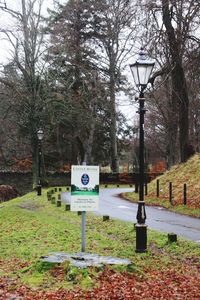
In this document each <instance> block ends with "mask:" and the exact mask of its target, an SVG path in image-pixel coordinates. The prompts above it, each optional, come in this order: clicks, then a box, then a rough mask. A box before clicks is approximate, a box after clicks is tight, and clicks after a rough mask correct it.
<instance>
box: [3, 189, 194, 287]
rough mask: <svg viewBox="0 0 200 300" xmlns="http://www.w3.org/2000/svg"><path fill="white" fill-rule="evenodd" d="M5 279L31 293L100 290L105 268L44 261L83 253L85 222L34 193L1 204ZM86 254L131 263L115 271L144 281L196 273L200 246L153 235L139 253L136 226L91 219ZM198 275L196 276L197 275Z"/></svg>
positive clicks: (89, 217) (88, 226)
mask: <svg viewBox="0 0 200 300" xmlns="http://www.w3.org/2000/svg"><path fill="white" fill-rule="evenodd" d="M0 228H1V235H0V245H1V247H0V277H1V278H5V277H6V278H11V279H13V280H15V285H14V286H13V287H12V286H11V289H12V288H13V289H16V285H18V286H21V285H26V286H29V287H31V288H40V289H45V290H46V289H56V288H66V289H70V288H71V289H72V288H74V287H75V286H76V285H78V286H80V287H81V288H83V289H88V288H91V287H92V286H95V285H98V280H97V278H98V276H99V274H100V273H101V272H102V271H103V270H102V269H101V268H88V269H84V270H81V269H77V268H75V267H72V266H71V265H70V264H69V263H63V264H61V265H59V264H50V263H44V262H42V261H41V260H40V257H41V256H44V255H48V254H49V253H50V252H57V251H63V252H67V253H74V252H80V249H81V217H80V216H78V215H77V214H76V213H74V212H70V211H65V210H64V207H63V206H61V207H56V205H53V204H51V202H50V201H47V197H46V192H44V191H43V195H42V196H36V194H35V193H29V194H26V195H24V196H23V197H19V198H16V199H14V200H11V201H9V202H5V203H2V205H1V208H0ZM86 251H87V252H90V253H96V254H99V255H103V256H114V257H121V258H129V259H130V260H131V261H132V264H131V266H128V267H124V266H118V267H112V268H111V269H114V270H115V271H116V272H129V273H134V274H135V276H137V278H139V280H141V279H148V278H149V276H150V274H151V273H152V272H160V270H161V271H162V272H165V271H167V270H171V268H173V270H174V269H175V270H176V271H177V272H179V271H180V270H181V269H182V268H183V266H184V265H187V266H192V267H191V268H190V272H191V273H192V272H193V271H194V273H195V274H196V265H199V262H200V248H199V245H198V244H195V243H192V242H188V241H184V240H182V239H179V240H178V243H177V244H174V243H172V244H169V243H168V241H167V234H161V233H158V232H155V231H151V230H148V252H147V253H143V254H136V253H135V231H134V227H133V224H131V223H126V222H121V221H118V220H110V221H108V222H103V220H102V218H101V217H97V216H95V215H93V214H92V213H88V214H87V223H86ZM195 276H196V275H195Z"/></svg>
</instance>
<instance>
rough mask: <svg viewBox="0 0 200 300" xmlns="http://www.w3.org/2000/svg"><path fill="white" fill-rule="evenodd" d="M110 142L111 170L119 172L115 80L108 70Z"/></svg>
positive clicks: (112, 73)
mask: <svg viewBox="0 0 200 300" xmlns="http://www.w3.org/2000/svg"><path fill="white" fill-rule="evenodd" d="M110 69H111V70H110V113H111V125H110V140H111V170H112V172H114V173H118V172H119V161H118V153H117V116H116V103H115V79H114V76H115V74H114V70H112V68H110Z"/></svg>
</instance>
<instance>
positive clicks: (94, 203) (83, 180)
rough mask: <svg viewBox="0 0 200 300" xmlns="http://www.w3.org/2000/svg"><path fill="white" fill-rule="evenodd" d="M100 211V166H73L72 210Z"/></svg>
mask: <svg viewBox="0 0 200 300" xmlns="http://www.w3.org/2000/svg"><path fill="white" fill-rule="evenodd" d="M98 209H99V166H72V168H71V210H72V211H96V210H98Z"/></svg>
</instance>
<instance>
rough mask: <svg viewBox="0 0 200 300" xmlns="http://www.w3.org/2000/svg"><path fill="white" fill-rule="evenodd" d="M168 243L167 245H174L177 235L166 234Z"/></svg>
mask: <svg viewBox="0 0 200 300" xmlns="http://www.w3.org/2000/svg"><path fill="white" fill-rule="evenodd" d="M168 242H169V243H176V242H177V234H175V233H168Z"/></svg>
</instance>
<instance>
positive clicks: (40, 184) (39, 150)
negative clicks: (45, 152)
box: [37, 128, 44, 196]
mask: <svg viewBox="0 0 200 300" xmlns="http://www.w3.org/2000/svg"><path fill="white" fill-rule="evenodd" d="M37 137H38V186H37V195H38V196H41V195H42V183H41V158H42V139H43V137H44V132H43V130H42V129H41V128H39V129H38V131H37Z"/></svg>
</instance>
